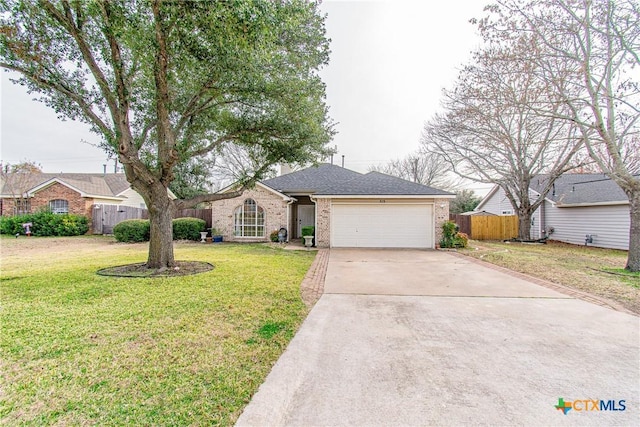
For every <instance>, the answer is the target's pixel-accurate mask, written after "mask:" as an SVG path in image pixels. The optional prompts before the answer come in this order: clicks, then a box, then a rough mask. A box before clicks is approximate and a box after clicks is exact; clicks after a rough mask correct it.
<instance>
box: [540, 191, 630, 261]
mask: <svg viewBox="0 0 640 427" xmlns="http://www.w3.org/2000/svg"><path fill="white" fill-rule="evenodd" d="M560 206H562V205H556V204H554V203H552V202H549V201H548V200H545V205H544V209H545V214H546V219H545V223H546V226H547V229H552V230H553V233H551V234H550V236H549V238H550V239H553V240H559V241H561V242H566V243H573V244H575V245H584V244H585V238H586V236H587V235H590V236H592V239H593V242H592V243H589V245H590V246H598V247H601V248H612V249H624V250H628V249H629V226H630V223H629V221H630V218H629V204H628V203H627V204H617V205H601V206H576V207H569V206H567V207H560Z"/></svg>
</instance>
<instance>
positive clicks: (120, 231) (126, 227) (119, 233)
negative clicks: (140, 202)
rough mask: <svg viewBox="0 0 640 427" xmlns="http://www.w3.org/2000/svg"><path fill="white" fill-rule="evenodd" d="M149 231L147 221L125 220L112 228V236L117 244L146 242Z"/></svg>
mask: <svg viewBox="0 0 640 427" xmlns="http://www.w3.org/2000/svg"><path fill="white" fill-rule="evenodd" d="M150 230H151V227H150V225H149V220H148V219H127V220H124V221H122V222H120V223H118V224H116V226H115V227H113V236H114V237H115V238H116V240H117V241H118V242H127V243H132V242H146V241H148V240H149V233H150Z"/></svg>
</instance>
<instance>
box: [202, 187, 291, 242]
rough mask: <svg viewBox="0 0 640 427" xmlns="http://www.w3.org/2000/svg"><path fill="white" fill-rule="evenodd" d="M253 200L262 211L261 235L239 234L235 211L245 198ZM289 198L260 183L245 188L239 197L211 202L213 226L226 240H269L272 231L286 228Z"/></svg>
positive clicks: (240, 206) (239, 207)
mask: <svg viewBox="0 0 640 427" xmlns="http://www.w3.org/2000/svg"><path fill="white" fill-rule="evenodd" d="M249 199H250V200H253V201H254V202H255V203H256V205H257V206H258V208H260V209H262V210H263V212H264V226H263V229H262V230H263V233H262V236H246V237H245V236H239V235H238V233H237V232H236V231H235V216H236V212H238V210H239V209H241V208H242V206H243V204H244V202H245V201H246V200H249ZM290 201H291V198H290V197H288V196H286V195H284V194H281V193H278V192H277V191H274V190H272V189H270V188H269V187H266V186H265V185H262V184H260V183H259V184H257V185H256V187H255V188H253V189H251V190H247V191H245V192H244V194H243V195H242V196H241V197H236V198H233V199H224V200H219V201H216V202H215V203H212V205H211V209H212V222H211V223H212V224H213V228H214V229H215V230H217V232H218V233H219V234H221V235H222V236H223V238H224V240H225V241H228V242H263V241H268V240H269V235H270V234H271V232H272V231H278V230H279V229H280V228H282V227H284V228H288V223H289V218H288V212H289V211H288V203H289V202H290Z"/></svg>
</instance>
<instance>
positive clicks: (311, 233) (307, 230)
mask: <svg viewBox="0 0 640 427" xmlns="http://www.w3.org/2000/svg"><path fill="white" fill-rule="evenodd" d="M315 234H316V230H315V227H314V226H313V225H307V226H304V227H302V238H303V239H304V245H305V246H306V247H307V248H308V247H311V246H313V245H315V241H314V240H315Z"/></svg>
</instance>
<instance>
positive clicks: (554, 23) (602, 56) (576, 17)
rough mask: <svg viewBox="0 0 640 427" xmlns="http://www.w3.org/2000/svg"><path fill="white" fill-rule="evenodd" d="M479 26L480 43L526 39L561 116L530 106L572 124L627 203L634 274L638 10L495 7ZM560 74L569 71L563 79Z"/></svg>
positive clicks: (550, 3) (550, 4) (575, 0)
mask: <svg viewBox="0 0 640 427" xmlns="http://www.w3.org/2000/svg"><path fill="white" fill-rule="evenodd" d="M489 11H490V12H491V14H490V15H489V16H488V17H487V18H485V19H483V20H482V21H480V25H479V27H480V30H481V32H482V33H483V35H484V37H485V38H492V39H494V40H502V41H505V40H509V41H512V40H515V39H516V38H517V37H518V34H522V33H523V32H524V33H527V34H530V35H531V37H532V38H535V40H536V41H537V48H536V49H535V50H533V51H531V52H528V54H527V55H526V56H523V57H525V58H526V59H527V60H528V61H529V62H530V63H535V66H536V70H538V73H537V76H538V78H539V79H541V80H543V81H545V82H547V84H549V85H550V86H551V87H552V88H553V90H554V91H555V92H556V93H557V94H558V96H559V97H560V101H561V102H562V103H563V105H564V106H565V108H563V109H560V110H554V109H551V108H549V105H548V104H542V105H538V106H534V107H535V108H537V109H538V110H539V111H540V112H542V113H544V114H547V115H548V116H549V117H552V118H559V119H564V120H567V121H569V122H571V123H573V124H574V125H575V126H576V127H577V129H578V130H579V132H580V135H581V137H582V139H583V140H584V142H585V146H586V148H587V150H588V152H589V155H590V156H591V158H592V159H593V160H594V161H595V163H596V164H597V165H598V167H599V168H600V169H601V170H602V171H603V172H604V173H606V174H607V175H608V176H609V177H610V178H611V179H612V180H614V181H615V182H616V183H617V184H618V185H619V186H620V188H622V190H624V192H625V193H626V194H627V196H628V198H629V207H630V223H631V226H630V230H629V255H628V259H627V265H626V268H627V269H629V270H631V271H640V178H639V177H638V173H639V172H640V154H639V153H640V143H639V134H640V76H639V74H638V66H640V56H639V52H640V6H639V4H638V3H637V1H633V0H617V1H613V0H599V1H592V0H536V1H531V0H527V1H518V0H499V1H498V3H497V5H495V6H494V7H492V8H490V9H489ZM563 70H572V72H571V73H570V74H566V73H564V72H563Z"/></svg>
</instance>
